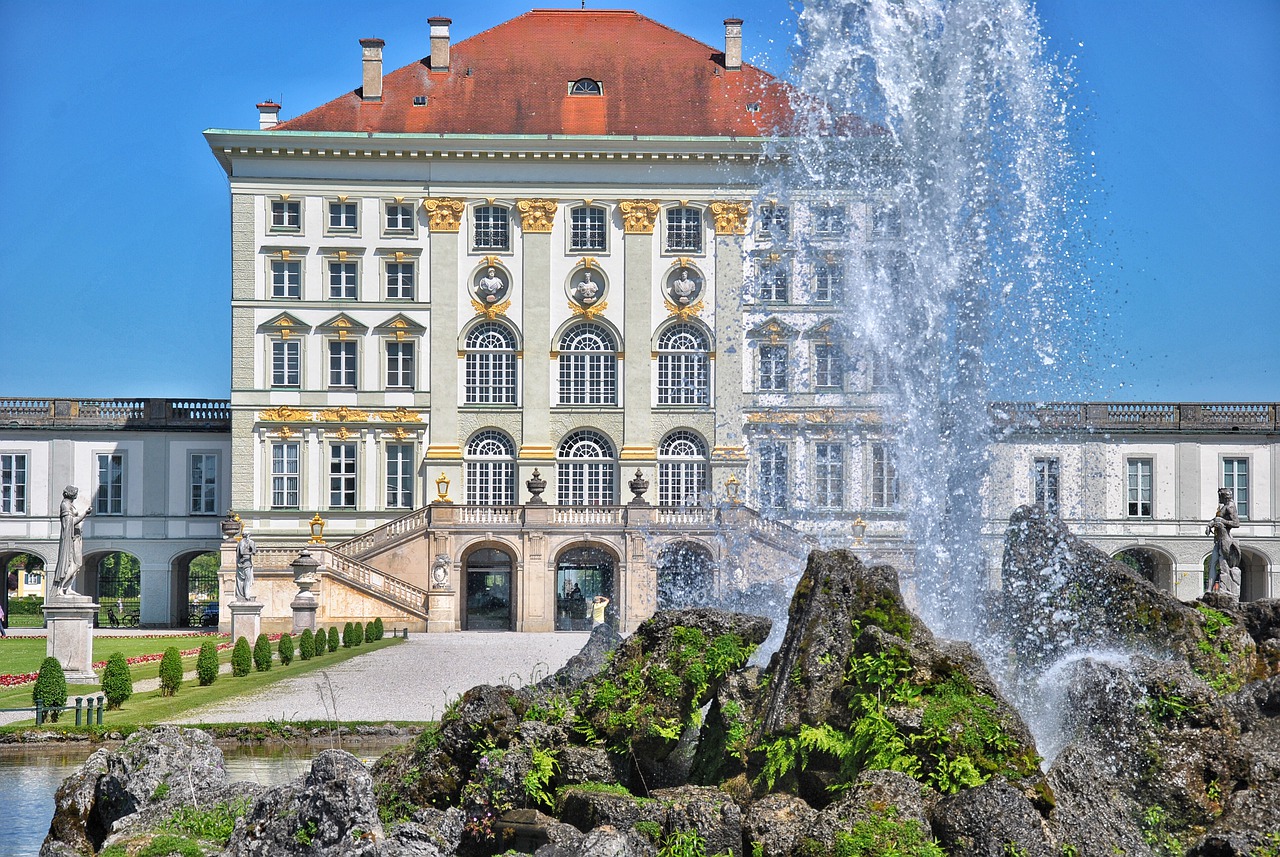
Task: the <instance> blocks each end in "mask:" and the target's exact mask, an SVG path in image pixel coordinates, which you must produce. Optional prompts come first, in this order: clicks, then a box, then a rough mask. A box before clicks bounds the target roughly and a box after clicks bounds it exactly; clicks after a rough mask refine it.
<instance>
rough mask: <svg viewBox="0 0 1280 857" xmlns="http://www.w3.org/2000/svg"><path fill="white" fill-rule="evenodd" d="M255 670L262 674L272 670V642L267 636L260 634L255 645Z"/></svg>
mask: <svg viewBox="0 0 1280 857" xmlns="http://www.w3.org/2000/svg"><path fill="white" fill-rule="evenodd" d="M253 668H254V669H255V670H257V671H258V672H260V673H264V672H267V671H269V670H270V669H271V641H270V640H268V639H267V635H266V634H259V635H258V640H257V642H256V643H254V644H253Z"/></svg>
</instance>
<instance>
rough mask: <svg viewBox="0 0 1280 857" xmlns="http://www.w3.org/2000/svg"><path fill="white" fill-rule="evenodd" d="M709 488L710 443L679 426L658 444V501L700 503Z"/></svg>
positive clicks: (672, 504)
mask: <svg viewBox="0 0 1280 857" xmlns="http://www.w3.org/2000/svg"><path fill="white" fill-rule="evenodd" d="M706 490H707V445H706V443H704V442H703V440H702V438H700V437H698V436H697V435H696V434H694V433H693V432H691V431H685V430H684V429H679V430H677V431H673V432H671V433H670V434H668V435H667V436H666V437H664V438H663V439H662V443H660V444H658V505H659V506H696V505H697V504H698V501H699V500H700V499H701V498H702V494H703V492H705V491H706Z"/></svg>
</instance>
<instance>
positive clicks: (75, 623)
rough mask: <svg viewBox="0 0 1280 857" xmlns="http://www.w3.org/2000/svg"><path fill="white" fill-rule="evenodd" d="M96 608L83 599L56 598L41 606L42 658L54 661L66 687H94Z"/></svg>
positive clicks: (76, 597) (73, 596)
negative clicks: (44, 635)
mask: <svg viewBox="0 0 1280 857" xmlns="http://www.w3.org/2000/svg"><path fill="white" fill-rule="evenodd" d="M97 612H98V605H97V604H95V603H94V600H93V599H92V598H90V597H89V596H87V595H72V596H68V597H66V598H58V599H55V600H53V601H50V602H48V603H46V604H45V605H44V620H45V624H46V626H47V629H48V633H49V636H48V642H47V645H46V647H45V652H46V654H47V655H48V656H49V657H51V658H57V659H58V663H60V664H62V672H63V673H64V674H65V675H66V677H67V684H97V683H98V676H97V674H96V673H95V672H94V671H93V617H94V615H95V614H96V613H97Z"/></svg>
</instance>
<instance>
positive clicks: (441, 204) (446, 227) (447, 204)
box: [422, 196, 466, 232]
mask: <svg viewBox="0 0 1280 857" xmlns="http://www.w3.org/2000/svg"><path fill="white" fill-rule="evenodd" d="M422 207H423V208H424V209H425V210H426V212H427V227H428V228H429V229H430V230H431V231H432V232H457V231H458V229H459V228H461V226H462V212H463V210H464V209H465V208H466V204H465V203H464V202H463V201H462V200H460V199H456V198H454V197H450V196H434V197H427V198H426V199H424V200H423V201H422Z"/></svg>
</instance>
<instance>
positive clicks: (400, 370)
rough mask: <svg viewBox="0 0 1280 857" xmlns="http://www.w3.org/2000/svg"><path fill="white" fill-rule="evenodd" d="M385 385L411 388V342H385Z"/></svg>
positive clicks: (402, 388)
mask: <svg viewBox="0 0 1280 857" xmlns="http://www.w3.org/2000/svg"><path fill="white" fill-rule="evenodd" d="M387 386H388V387H394V388H397V389H401V390H412V389H413V343H412V342H388V343H387Z"/></svg>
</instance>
